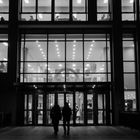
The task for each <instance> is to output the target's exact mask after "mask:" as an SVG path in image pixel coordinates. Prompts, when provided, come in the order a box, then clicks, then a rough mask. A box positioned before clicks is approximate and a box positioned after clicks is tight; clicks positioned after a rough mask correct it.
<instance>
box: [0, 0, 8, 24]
mask: <svg viewBox="0 0 140 140" xmlns="http://www.w3.org/2000/svg"><path fill="white" fill-rule="evenodd" d="M8 12H9V0H1V1H0V22H4V21H7V20H9V13H8Z"/></svg>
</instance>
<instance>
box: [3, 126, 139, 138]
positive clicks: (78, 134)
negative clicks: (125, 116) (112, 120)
mask: <svg viewBox="0 0 140 140" xmlns="http://www.w3.org/2000/svg"><path fill="white" fill-rule="evenodd" d="M56 139H58V140H59V139H60V140H64V139H68V140H140V131H137V130H134V129H130V128H125V127H121V126H120V127H112V126H88V127H86V126H84V127H71V133H70V135H69V136H64V135H63V128H62V127H61V126H60V128H59V133H58V135H57V136H54V135H53V129H52V127H5V128H0V140H56Z"/></svg>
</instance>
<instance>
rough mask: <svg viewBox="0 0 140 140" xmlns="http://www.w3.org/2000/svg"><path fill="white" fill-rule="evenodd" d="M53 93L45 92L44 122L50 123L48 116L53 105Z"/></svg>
mask: <svg viewBox="0 0 140 140" xmlns="http://www.w3.org/2000/svg"><path fill="white" fill-rule="evenodd" d="M54 98H55V95H54V94H47V96H46V109H47V112H46V124H51V118H50V109H51V108H52V107H53V106H54V102H55V100H54Z"/></svg>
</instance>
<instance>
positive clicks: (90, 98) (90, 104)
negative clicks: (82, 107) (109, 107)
mask: <svg viewBox="0 0 140 140" xmlns="http://www.w3.org/2000/svg"><path fill="white" fill-rule="evenodd" d="M93 117H94V116H93V94H88V95H87V122H88V124H93V121H94V119H93Z"/></svg>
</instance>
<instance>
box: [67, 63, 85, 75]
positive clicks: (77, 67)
mask: <svg viewBox="0 0 140 140" xmlns="http://www.w3.org/2000/svg"><path fill="white" fill-rule="evenodd" d="M66 73H71V74H72V73H83V63H80V62H79V63H78V62H77V63H75V62H73V63H66Z"/></svg>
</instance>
